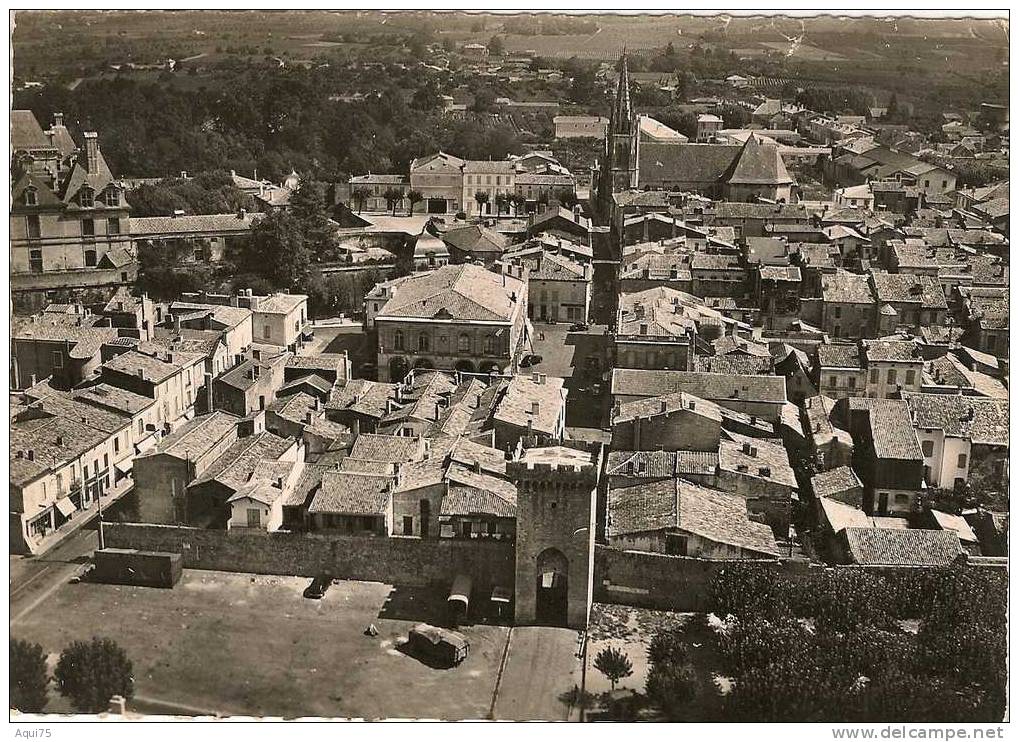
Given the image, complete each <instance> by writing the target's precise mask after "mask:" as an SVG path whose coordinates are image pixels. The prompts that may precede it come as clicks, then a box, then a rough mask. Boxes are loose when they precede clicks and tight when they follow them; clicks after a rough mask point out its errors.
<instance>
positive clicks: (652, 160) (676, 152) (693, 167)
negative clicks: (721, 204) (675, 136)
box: [639, 142, 743, 184]
mask: <svg viewBox="0 0 1019 742" xmlns="http://www.w3.org/2000/svg"><path fill="white" fill-rule="evenodd" d="M742 149H743V148H742V147H741V146H739V145H729V144H688V143H682V144H675V143H657V142H642V143H641V145H640V151H639V158H640V163H639V167H640V176H641V181H642V184H644V183H651V184H653V183H662V182H665V183H669V182H680V183H685V182H693V183H715V182H720V181H722V180H723V178H724V177H725V176H726V175H727V174H728V173H729V171H730V169H731V168H732V167H733V164H734V163H735V162H736V159H737V158H738V157H739V155H740V152H741V151H742Z"/></svg>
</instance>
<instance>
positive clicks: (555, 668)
mask: <svg viewBox="0 0 1019 742" xmlns="http://www.w3.org/2000/svg"><path fill="white" fill-rule="evenodd" d="M578 636H579V635H578V633H577V632H576V631H574V630H573V629H564V628H557V627H552V626H517V627H514V628H513V630H512V632H511V634H510V637H509V651H508V656H507V660H506V665H505V667H504V668H503V670H502V674H501V676H500V679H499V685H498V688H497V689H496V698H495V703H494V704H493V712H492V716H493V718H494V719H497V720H504V721H532V720H543V721H566V720H567V717H568V716H569V713H570V707H569V705H568V704H567V703H565V702H564V701H562V700H561V697H562V696H563V695H564V694H566V693H569V692H570V691H571V690H572V689H573V687H574V686H577V687H579V686H580V675H581V671H582V668H581V661H580V659H579V658H578V657H577V650H578V649H579V647H580V643H579V638H578Z"/></svg>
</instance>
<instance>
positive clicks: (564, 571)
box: [534, 547, 570, 626]
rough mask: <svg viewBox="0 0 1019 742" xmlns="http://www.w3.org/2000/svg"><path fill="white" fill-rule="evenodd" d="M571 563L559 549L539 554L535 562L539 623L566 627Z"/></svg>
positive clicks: (536, 601) (537, 616) (547, 550)
mask: <svg viewBox="0 0 1019 742" xmlns="http://www.w3.org/2000/svg"><path fill="white" fill-rule="evenodd" d="M569 571H570V562H569V560H568V559H567V558H566V555H565V554H563V553H562V552H561V551H559V549H556V548H554V547H550V548H548V549H545V550H544V551H543V552H541V553H540V554H538V558H537V559H536V560H535V573H536V574H535V580H536V581H537V595H536V596H535V606H534V617H535V620H536V621H537V623H539V624H545V625H547V626H566V625H568V624H567V616H568V613H567V607H568V604H569V599H568V595H569Z"/></svg>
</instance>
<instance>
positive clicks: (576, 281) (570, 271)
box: [507, 250, 594, 323]
mask: <svg viewBox="0 0 1019 742" xmlns="http://www.w3.org/2000/svg"><path fill="white" fill-rule="evenodd" d="M507 262H509V263H510V264H512V265H517V266H520V267H523V268H526V269H527V296H528V304H527V317H528V319H533V320H537V321H539V322H561V321H566V322H571V323H572V322H584V323H586V322H587V320H588V314H587V313H588V309H589V307H590V305H591V284H592V279H593V276H594V268H593V266H591V265H590V264H587V265H585V264H582V263H579V262H577V261H576V260H573V259H572V258H570V257H568V256H566V255H559V254H556V253H550V252H545V251H544V250H542V251H540V252H536V253H533V254H529V255H518V256H514V257H511V258H509V259H508V261H507Z"/></svg>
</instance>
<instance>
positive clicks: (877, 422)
mask: <svg viewBox="0 0 1019 742" xmlns="http://www.w3.org/2000/svg"><path fill="white" fill-rule="evenodd" d="M867 402H868V405H867V406H868V408H869V415H870V432H871V438H872V439H873V444H874V453H875V454H876V455H877V457H878V458H881V459H899V460H907V461H922V460H923V452H922V451H921V450H920V442H919V441H918V440H917V437H916V432H915V431H914V430H913V423H912V421H911V420H910V417H909V407H908V405H907V403H906V402H905V401H903V400H897V399H868V400H867Z"/></svg>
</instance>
